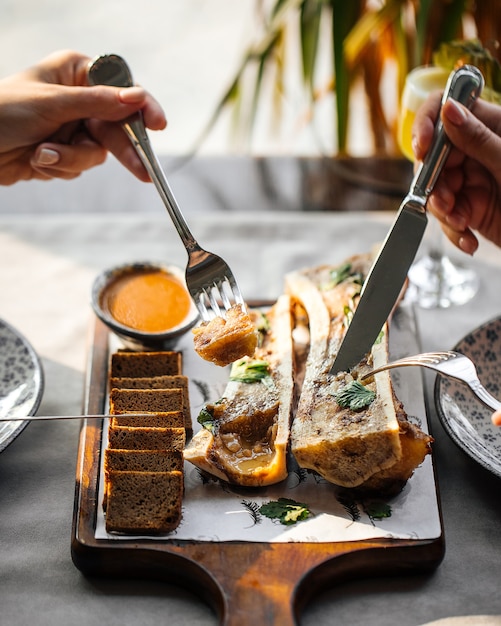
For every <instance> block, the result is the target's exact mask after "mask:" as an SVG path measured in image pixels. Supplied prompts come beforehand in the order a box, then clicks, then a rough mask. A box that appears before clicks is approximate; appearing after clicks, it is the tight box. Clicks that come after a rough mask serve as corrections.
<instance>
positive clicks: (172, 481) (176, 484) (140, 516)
mask: <svg viewBox="0 0 501 626" xmlns="http://www.w3.org/2000/svg"><path fill="white" fill-rule="evenodd" d="M182 495H183V474H182V472H176V471H174V472H120V471H113V472H110V473H109V475H108V495H107V507H106V530H107V531H108V532H112V533H113V532H118V533H128V534H131V533H134V534H142V533H145V534H147V533H148V534H149V533H152V534H155V533H168V532H171V531H173V530H175V529H176V528H177V526H178V525H179V523H180V521H181V515H182Z"/></svg>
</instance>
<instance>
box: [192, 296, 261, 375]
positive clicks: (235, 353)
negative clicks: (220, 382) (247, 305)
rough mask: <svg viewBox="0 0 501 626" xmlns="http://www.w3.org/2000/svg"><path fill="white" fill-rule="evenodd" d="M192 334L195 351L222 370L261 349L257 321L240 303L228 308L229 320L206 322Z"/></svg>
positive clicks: (226, 318) (227, 317)
mask: <svg viewBox="0 0 501 626" xmlns="http://www.w3.org/2000/svg"><path fill="white" fill-rule="evenodd" d="M192 332H193V346H194V348H195V352H197V354H198V355H199V356H200V357H202V359H205V360H206V361H211V362H212V363H215V364H216V365H219V366H221V367H224V366H225V365H229V364H230V363H233V362H234V361H236V360H237V359H240V358H242V357H244V356H252V355H253V354H254V351H255V349H256V347H257V340H258V333H257V330H256V327H255V325H254V320H253V319H252V317H251V316H250V315H249V313H247V312H246V311H245V310H244V309H243V307H242V305H240V304H235V305H233V306H232V307H231V308H230V309H228V311H227V312H226V316H225V317H219V316H218V317H214V318H213V319H211V320H210V321H209V322H202V324H200V326H197V327H196V328H194V329H193V331H192Z"/></svg>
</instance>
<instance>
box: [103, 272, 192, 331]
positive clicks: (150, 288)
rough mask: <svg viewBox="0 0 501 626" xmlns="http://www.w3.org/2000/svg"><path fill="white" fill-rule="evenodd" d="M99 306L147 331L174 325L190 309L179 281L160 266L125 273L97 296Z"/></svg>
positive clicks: (162, 329) (164, 328) (179, 322)
mask: <svg viewBox="0 0 501 626" xmlns="http://www.w3.org/2000/svg"><path fill="white" fill-rule="evenodd" d="M101 306H102V308H103V309H104V310H105V311H108V312H109V314H110V315H111V316H112V317H113V318H114V319H115V320H116V321H117V322H119V323H120V324H123V325H124V326H127V327H129V328H133V329H135V330H139V331H143V332H147V333H160V332H163V331H166V330H170V329H173V328H176V327H177V326H179V325H180V324H182V322H183V321H184V320H185V319H186V317H187V316H188V314H189V313H190V310H191V299H190V296H189V294H188V291H187V290H186V287H185V286H184V285H183V283H182V282H181V281H180V280H179V279H178V278H177V277H176V276H174V275H173V274H169V273H168V272H166V271H163V270H160V269H158V270H157V269H145V270H139V271H135V272H131V273H125V274H123V275H122V276H119V277H117V278H116V279H115V280H113V281H112V282H111V283H110V284H109V285H108V286H107V287H106V289H105V290H104V292H103V294H102V296H101Z"/></svg>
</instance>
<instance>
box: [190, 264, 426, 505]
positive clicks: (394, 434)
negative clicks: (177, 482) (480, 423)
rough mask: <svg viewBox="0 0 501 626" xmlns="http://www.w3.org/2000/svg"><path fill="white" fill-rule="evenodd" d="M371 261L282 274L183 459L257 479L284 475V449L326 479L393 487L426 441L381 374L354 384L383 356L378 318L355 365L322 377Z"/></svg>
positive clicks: (265, 481) (245, 482)
mask: <svg viewBox="0 0 501 626" xmlns="http://www.w3.org/2000/svg"><path fill="white" fill-rule="evenodd" d="M371 263H372V258H371V255H369V254H367V255H357V256H354V257H352V258H350V259H348V260H347V261H346V262H345V263H342V264H340V265H338V266H332V265H323V266H319V267H314V268H308V269H305V270H301V271H298V272H291V273H290V274H288V275H287V276H286V280H285V294H284V295H283V296H281V297H280V298H279V299H278V301H277V303H276V304H275V305H274V306H273V307H272V308H271V310H270V311H269V312H268V314H267V326H266V328H264V329H263V328H261V331H260V333H259V334H260V340H259V343H258V347H257V348H256V350H255V351H254V353H253V354H252V356H246V357H244V358H243V359H241V360H239V361H236V362H235V363H233V364H232V366H231V374H230V380H229V381H228V383H227V386H226V389H225V391H224V393H223V395H222V397H221V398H220V399H219V400H218V401H217V402H214V403H212V404H208V405H207V406H206V407H204V409H203V411H202V413H201V415H200V417H199V421H200V422H201V424H202V426H203V427H202V429H201V430H200V431H199V432H198V433H197V434H196V435H195V436H194V438H193V439H192V441H191V442H190V444H189V445H188V446H187V448H186V450H185V459H186V460H188V461H190V462H191V463H193V464H194V465H196V466H197V467H199V468H200V469H201V470H204V471H206V472H208V473H209V474H212V475H213V476H215V477H218V478H220V479H222V480H224V481H227V482H230V483H234V484H239V485H242V486H264V485H269V484H273V483H277V482H280V481H282V480H284V479H285V478H286V477H287V473H288V468H287V451H288V448H290V450H291V452H292V455H293V457H294V459H295V462H296V463H297V464H298V465H299V466H300V467H302V468H305V469H307V470H311V471H314V472H316V473H317V474H319V475H320V476H321V477H323V478H324V479H325V480H327V481H329V482H331V483H333V484H334V485H337V486H340V487H343V488H354V489H359V490H365V491H369V492H379V493H381V494H386V495H393V494H395V493H398V491H400V490H401V489H402V488H403V486H404V485H405V484H406V482H407V480H408V479H409V478H410V477H411V476H412V474H413V472H414V470H415V469H416V468H417V467H418V466H419V465H420V464H421V463H422V462H423V460H424V458H425V456H426V455H427V454H428V453H429V452H430V447H431V442H432V439H431V437H430V436H429V435H427V434H426V433H424V432H422V431H421V430H420V429H419V428H418V427H417V426H415V425H414V424H411V423H410V422H409V421H408V419H407V415H406V414H405V411H404V409H403V407H402V405H401V403H400V402H399V401H398V399H397V398H396V396H395V392H394V390H393V386H392V383H391V377H390V375H389V373H388V372H382V373H380V374H377V375H376V376H374V377H373V378H372V379H369V381H368V382H364V383H363V385H362V384H361V383H360V378H361V376H362V375H363V374H365V373H367V372H368V371H369V370H370V369H372V367H377V366H378V365H382V364H383V363H385V362H387V360H388V325H387V324H385V326H384V327H383V328H382V330H381V333H380V335H379V337H378V339H377V340H376V342H375V344H374V346H373V347H372V349H371V351H370V352H369V353H368V354H367V355H366V356H365V358H364V359H363V360H362V361H361V362H360V363H359V364H358V365H357V366H356V367H354V368H353V369H352V370H351V371H350V372H348V373H347V372H340V373H338V374H337V375H335V376H332V375H331V374H330V367H331V364H332V363H333V361H334V358H335V356H336V354H337V351H338V349H339V346H340V345H341V342H342V339H343V337H344V334H345V332H346V329H347V327H348V325H349V322H350V319H351V317H352V315H353V313H354V311H355V310H356V306H357V303H358V299H359V295H360V290H361V286H362V284H363V281H364V279H365V276H366V275H367V273H368V271H369V269H370V265H371ZM345 397H349V401H348V403H346V402H345V401H344V398H345ZM291 415H292V416H293V419H292V425H291Z"/></svg>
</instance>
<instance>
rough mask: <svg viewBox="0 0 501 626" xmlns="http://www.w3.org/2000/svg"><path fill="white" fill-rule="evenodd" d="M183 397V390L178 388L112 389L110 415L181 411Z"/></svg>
mask: <svg viewBox="0 0 501 626" xmlns="http://www.w3.org/2000/svg"><path fill="white" fill-rule="evenodd" d="M183 395H184V394H183V390H182V389H180V388H178V389H112V390H111V391H110V414H111V415H117V414H119V413H133V412H135V413H142V412H144V411H146V412H148V413H167V412H169V411H182V410H183V406H184V398H183Z"/></svg>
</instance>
